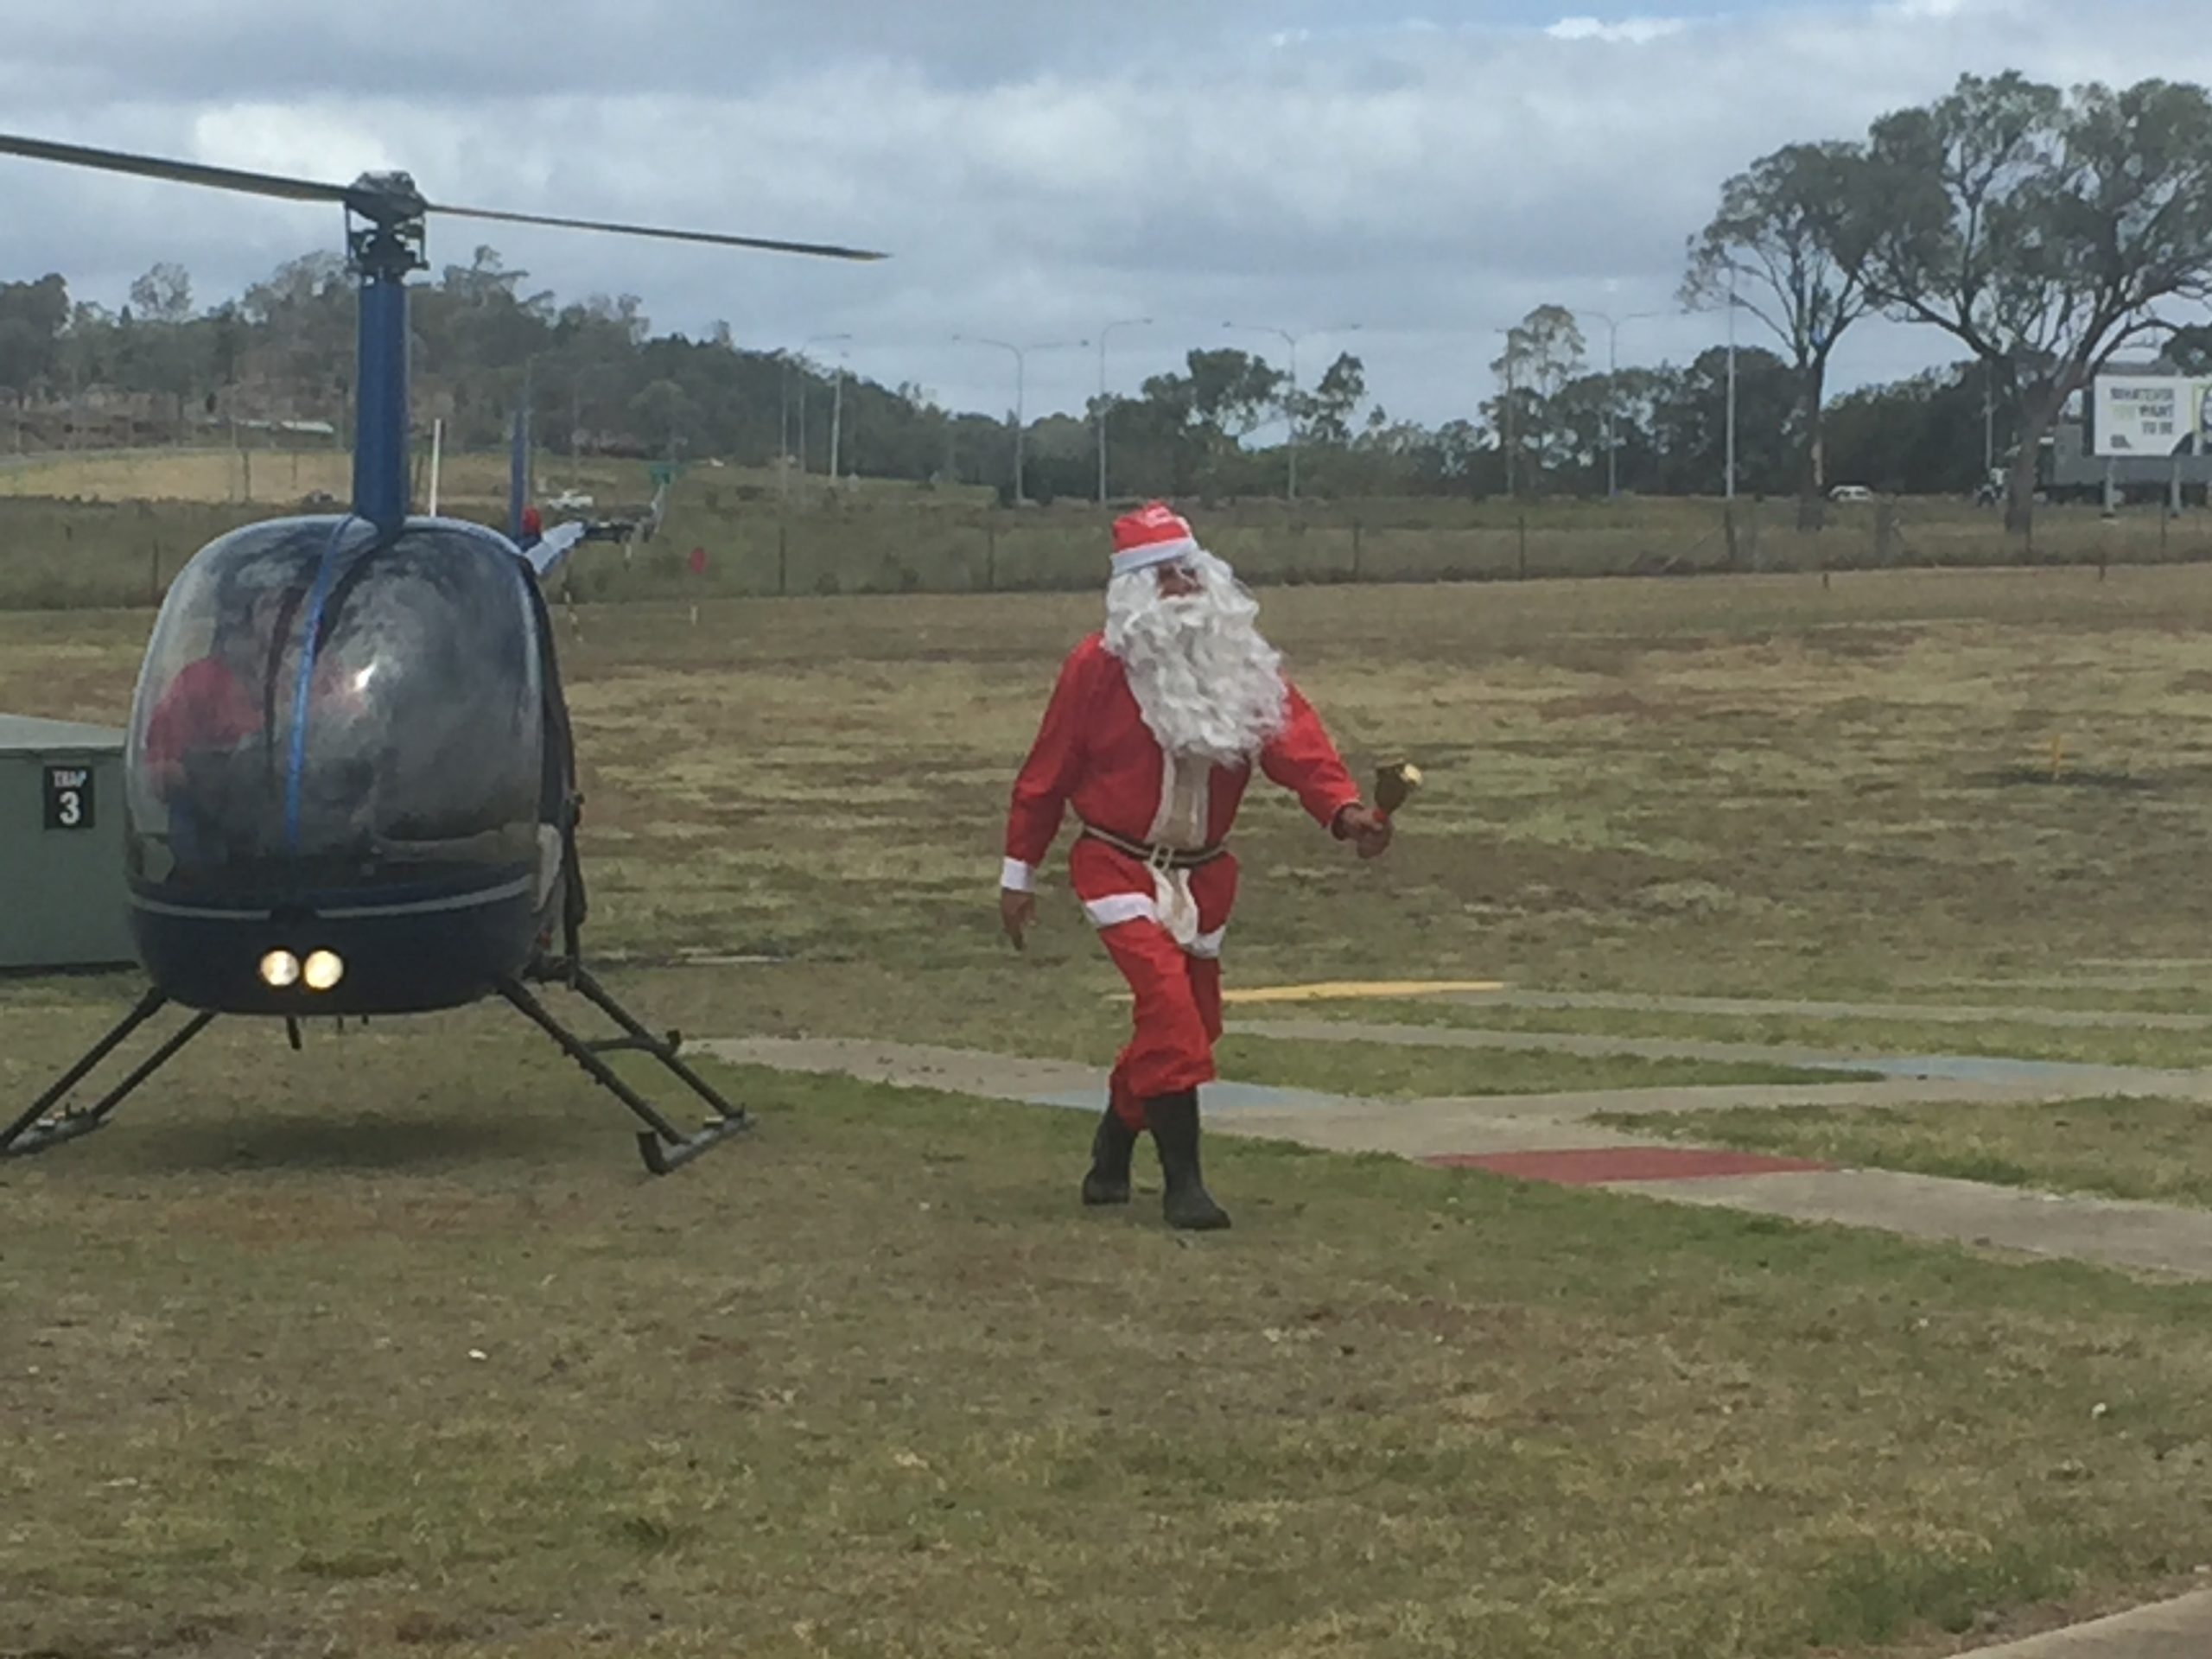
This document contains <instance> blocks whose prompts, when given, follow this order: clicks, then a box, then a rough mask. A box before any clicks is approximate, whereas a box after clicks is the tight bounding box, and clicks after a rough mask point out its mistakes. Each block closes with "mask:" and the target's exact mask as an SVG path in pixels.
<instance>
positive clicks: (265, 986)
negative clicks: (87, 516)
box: [0, 134, 885, 1174]
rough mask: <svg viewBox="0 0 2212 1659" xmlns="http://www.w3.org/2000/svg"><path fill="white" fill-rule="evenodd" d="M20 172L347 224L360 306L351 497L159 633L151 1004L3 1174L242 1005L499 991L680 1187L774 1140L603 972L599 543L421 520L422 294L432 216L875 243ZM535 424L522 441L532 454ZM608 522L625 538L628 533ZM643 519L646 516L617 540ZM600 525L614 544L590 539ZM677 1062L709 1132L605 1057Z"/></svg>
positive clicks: (147, 753)
mask: <svg viewBox="0 0 2212 1659" xmlns="http://www.w3.org/2000/svg"><path fill="white" fill-rule="evenodd" d="M0 155H11V156H23V157H28V158H30V159H33V160H39V161H46V162H60V163H62V164H65V165H69V166H75V167H86V168H99V169H102V170H105V171H108V172H115V173H124V174H130V175H137V176H139V177H144V178H153V179H162V180H168V181H175V182H177V183H181V184H194V185H201V186H207V187H211V188H216V189H221V190H232V191H240V192H245V193H247V194H254V195H261V196H274V197H278V198H282V199H284V200H295V201H308V202H320V203H325V204H328V203H336V204H338V205H340V207H343V208H344V210H345V213H346V249H347V253H348V255H349V268H350V269H351V270H353V273H354V274H355V276H356V277H357V278H358V281H359V290H360V302H359V365H358V372H357V375H356V378H355V386H356V399H357V423H356V437H355V447H354V452H353V505H352V510H351V511H350V512H344V513H336V514H328V515H321V516H312V517H300V518H278V519H273V520H270V521H268V522H266V523H262V524H251V525H248V526H246V527H245V528H243V529H240V530H238V531H232V533H230V534H229V535H226V536H224V537H220V538H219V539H218V540H216V541H214V542H212V543H209V544H208V545H207V546H206V547H204V548H202V549H201V550H200V551H199V552H198V553H197V554H195V555H194V556H193V558H192V559H191V561H190V562H189V563H187V564H186V566H185V567H184V569H182V570H181V572H180V573H179V575H177V577H176V579H175V582H173V583H172V584H171V586H170V588H169V591H168V595H167V597H166V598H165V600H164V601H163V602H162V607H161V611H160V613H159V615H158V616H157V618H156V621H155V624H154V629H153V633H152V636H151V638H150V639H149V641H148V644H147V647H146V654H145V658H144V661H143V664H142V666H141V669H140V671H139V676H138V681H137V690H136V693H135V696H134V697H133V701H132V706H131V712H130V724H129V728H128V732H127V736H126V740H125V747H124V794H125V830H124V842H125V861H126V869H125V874H126V878H127V887H128V891H129V895H130V923H131V931H132V935H133V938H134V939H135V942H136V944H137V953H138V957H139V959H140V961H141V963H143V966H144V968H145V969H146V972H147V975H148V977H149V979H150V980H151V981H152V984H151V986H150V988H149V989H148V990H147V991H146V993H145V994H144V995H143V997H141V998H140V1000H139V1001H138V1002H137V1005H136V1006H135V1007H133V1008H131V1010H130V1012H129V1013H128V1014H125V1015H124V1017H123V1018H122V1019H121V1020H119V1021H118V1023H117V1024H116V1026H115V1027H113V1028H112V1029H111V1030H110V1031H109V1032H108V1033H107V1034H106V1035H105V1036H104V1037H102V1038H101V1039H100V1040H99V1042H98V1043H96V1044H94V1045H93V1046H92V1048H91V1049H90V1050H89V1051H88V1052H86V1054H85V1055H84V1056H83V1058H81V1059H79V1061H78V1063H77V1064H76V1065H73V1066H72V1067H71V1068H70V1069H69V1070H68V1071H67V1072H66V1073H65V1074H64V1075H63V1076H62V1077H60V1079H59V1080H58V1081H57V1082H56V1083H55V1084H54V1085H53V1087H51V1088H50V1089H48V1090H47V1091H46V1092H45V1093H43V1094H42V1095H41V1096H39V1098H38V1099H37V1100H36V1101H35V1102H34V1103H32V1104H31V1106H30V1108H29V1110H27V1111H25V1112H23V1113H22V1115H21V1116H18V1117H16V1119H15V1120H14V1121H13V1122H10V1123H8V1124H7V1125H6V1127H4V1128H0V1157H10V1156H23V1155H27V1154H32V1153H36V1152H41V1151H44V1150H46V1149H48V1148H49V1147H54V1146H57V1145H59V1144H60V1143H62V1142H63V1141H69V1140H73V1139H75V1138H76V1137H78V1136H80V1135H87V1134H90V1133H91V1132H92V1130H94V1129H97V1128H99V1127H101V1125H102V1124H104V1123H105V1122H107V1120H108V1116H109V1114H110V1113H111V1112H112V1111H113V1110H114V1109H115V1108H116V1107H117V1106H118V1104H119V1103H121V1102H122V1101H123V1100H124V1097H125V1096H128V1095H130V1093H131V1092H132V1090H135V1089H137V1087H138V1086H139V1085H140V1084H143V1083H144V1082H145V1081H146V1080H147V1078H149V1077H151V1076H152V1075H153V1074H154V1073H155V1072H156V1071H158V1070H159V1069H160V1068H161V1067H162V1065H166V1064H167V1063H168V1060H169V1059H171V1058H173V1057H174V1056H175V1054H176V1053H177V1052H179V1051H180V1050H181V1049H182V1048H183V1047H184V1046H185V1045H186V1044H187V1043H188V1042H190V1041H191V1040H192V1039H194V1037H196V1036H197V1035H199V1033H200V1032H201V1031H203V1030H205V1029H206V1028H207V1026H208V1025H209V1024H210V1023H212V1022H213V1020H215V1019H216V1018H217V1017H219V1016H220V1015H223V1014H252V1015H262V1016H277V1017H279V1018H281V1019H283V1020H284V1022H285V1026H286V1029H287V1032H288V1033H289V1037H290V1039H291V1042H292V1046H294V1047H295V1048H296V1047H298V1046H300V1023H299V1022H300V1021H301V1020H302V1019H306V1018H309V1017H315V1016H337V1017H338V1018H340V1020H343V1019H344V1018H346V1017H348V1016H359V1017H363V1018H365V1017H368V1016H371V1015H378V1014H417V1013H426V1012H429V1011H433V1010H437V1009H445V1008H454V1007H463V1006H465V1005H467V1004H470V1003H473V1002H475V1001H480V1000H482V999H485V998H487V997H493V996H498V997H500V998H503V999H505V1001H507V1002H509V1003H511V1004H512V1006H513V1007H516V1008H517V1009H518V1010H519V1011H520V1012H521V1013H522V1014H524V1015H525V1016H526V1017H527V1018H528V1019H530V1020H531V1021H532V1022H533V1023H535V1024H536V1025H537V1027H539V1028H540V1029H541V1030H543V1031H544V1032H545V1033H546V1034H547V1035H549V1036H550V1037H551V1038H552V1039H553V1040H554V1041H555V1042H556V1043H557V1044H558V1045H559V1046H561V1048H562V1049H563V1052H566V1053H567V1054H568V1055H569V1058H571V1059H573V1060H575V1062H576V1063H577V1064H578V1065H581V1066H582V1068H583V1069H584V1071H586V1072H588V1074H589V1075H590V1076H591V1077H592V1078H593V1079H594V1081H596V1082H597V1083H599V1084H601V1085H602V1086H603V1087H605V1088H606V1089H607V1090H609V1091H610V1092H611V1093H613V1095H614V1096H617V1097H618V1098H619V1099H620V1101H621V1102H622V1103H623V1104H624V1105H626V1107H628V1108H629V1109H630V1110H631V1111H632V1112H633V1113H634V1114H636V1116H638V1117H639V1119H640V1120H641V1121H642V1122H643V1123H644V1124H645V1128H643V1129H641V1130H640V1131H639V1134H638V1144H639V1152H640V1154H641V1155H642V1157H643V1158H644V1160H645V1166H646V1167H647V1168H648V1169H649V1170H651V1171H652V1172H653V1173H656V1174H664V1173H667V1172H668V1171H670V1170H671V1169H674V1168H676V1167H677V1166H679V1165H681V1164H683V1163H686V1162H688V1161H690V1160H691V1159H693V1158H696V1157H697V1156H698V1155H699V1154H701V1153H702V1152H704V1151H706V1150H707V1149H708V1148H709V1147H712V1146H714V1145H715V1144H717V1143H718V1142H719V1141H722V1140H723V1139H725V1138H727V1137H728V1136H729V1135H733V1134H735V1133H738V1132H740V1131H742V1130H744V1129H746V1128H749V1127H750V1126H751V1125H750V1119H749V1118H748V1116H747V1114H746V1112H745V1111H744V1110H743V1109H742V1108H741V1107H738V1106H735V1105H733V1104H732V1103H730V1102H728V1101H727V1100H726V1099H724V1098H723V1097H722V1096H721V1094H720V1093H719V1092H717V1091H716V1090H715V1088H714V1087H713V1085H712V1084H709V1083H708V1082H707V1080H706V1079H705V1078H703V1077H701V1076H700V1075H699V1074H698V1073H697V1072H696V1071H695V1070H694V1069H693V1068H692V1067H691V1066H690V1065H688V1064H686V1063H685V1061H684V1060H683V1058H682V1056H681V1055H680V1054H679V1052H678V1049H679V1047H680V1046H681V1043H682V1041H683V1039H682V1036H681V1033H677V1032H673V1031H671V1032H669V1033H665V1034H661V1033H654V1032H652V1031H650V1030H648V1029H647V1028H646V1027H645V1026H644V1025H643V1024H641V1023H640V1022H639V1020H637V1019H635V1018H634V1017H633V1016H632V1014H630V1013H629V1012H628V1011H627V1010H626V1009H625V1008H624V1007H622V1006H621V1004H620V1003H619V1002H618V1001H616V1000H615V999H614V997H613V995H611V994H610V993H609V992H608V991H607V988H605V987H604V986H603V985H602V984H601V983H600V982H599V981H598V980H597V979H596V978H595V977H594V976H593V975H592V974H591V973H590V971H589V970H588V969H587V968H586V967H585V966H584V963H583V961H582V950H581V941H580V932H579V930H580V928H581V926H582V922H583V920H584V918H585V913H586V904H585V894H584V887H583V879H582V867H581V864H580V861H579V859H578V855H577V845H576V835H577V825H578V822H579V819H580V816H581V807H582V796H581V795H580V793H579V791H578V790H577V787H576V766H575V747H574V741H573V738H572V735H571V732H570V728H569V715H568V707H567V702H566V700H565V698H564V697H563V694H562V689H561V682H560V673H559V668H558V664H557V662H556V656H555V652H554V633H553V628H552V626H551V623H550V618H549V613H548V611H547V607H546V603H545V599H544V595H543V592H542V590H541V587H540V582H541V579H542V578H543V575H546V574H548V573H549V572H550V570H551V569H554V568H556V565H557V563H558V562H559V560H560V559H561V558H562V557H563V556H565V555H566V554H567V552H568V551H569V550H570V549H571V548H572V547H573V545H574V543H575V539H576V538H577V532H576V527H575V526H574V525H569V526H563V530H564V531H567V532H568V534H567V535H565V536H555V537H547V538H545V539H544V540H540V539H539V538H538V537H537V535H536V533H535V531H528V532H526V531H524V523H523V519H522V517H521V511H522V510H521V502H520V499H519V493H518V498H517V499H516V501H515V502H514V504H513V505H512V509H511V514H510V520H509V533H508V534H507V535H501V534H500V533H499V531H494V530H492V529H489V528H487V527H486V526H484V525H480V524H474V523H471V522H467V521H465V520H461V519H455V518H431V517H424V516H421V515H416V514H413V513H411V512H410V500H409V490H408V474H407V461H408V433H409V419H408V384H407V340H408V329H407V301H408V288H407V277H408V274H409V273H410V271H414V270H421V269H423V268H424V265H425V260H424V257H423V248H424V232H425V220H426V219H427V216H428V215H429V214H430V213H446V214H449V215H453V216H456V217H465V218H474V219H499V220H504V221H506V222H510V223H514V224H524V225H549V226H561V227H565V228H569V229H576V230H588V231H601V232H614V233H616V234H620V235H626V236H643V237H658V238H666V239H670V240H675V241H683V242H701V243H710V244H717V245H723V246H728V247H739V248H752V249H761V250H767V251H777V252H785V253H794V254H804V255H813V256H819V257H829V258H836V259H847V260H873V259H880V258H882V257H885V256H883V255H882V254H880V253H876V252H873V251H868V250H865V249H857V248H846V247H838V246H833V245H824V244H819V243H808V242H788V241H777V240H770V239H766V238H757V237H742V236H731V235H724V234H719V233H715V232H695V231H680V230H666V229H661V228H658V227H653V226H639V225H621V224H611V223H606V222H601V221H598V220H590V219H560V218H548V217H545V216H543V215H539V214H533V213H503V212H498V211H494V210H491V209H485V208H472V207H448V206H441V205H434V204H432V203H430V202H429V201H427V200H424V198H423V194H422V193H421V192H420V191H419V190H417V189H416V186H415V182H414V181H413V180H412V179H411V178H410V177H409V176H408V175H406V174H404V173H378V174H365V175H362V176H361V177H359V179H356V180H355V181H353V183H352V184H350V185H333V184H325V183H319V182H315V181H311V180H305V179H294V178H286V177H282V176H278V175H270V174H261V173H247V172H239V171H236V170H234V169H231V168H218V167H208V166H203V165H200V164H198V163H194V162H177V161H170V160H165V159H162V158H159V157H152V156H135V155H128V154H124V153H123V152H119V151H114V150H105V149H89V148H86V147H83V146H79V145H73V144H61V143H49V142H46V141H43V140H39V139H32V138H23V137H10V136H7V135H4V134H0ZM526 422H527V412H526V411H524V414H523V415H522V416H519V417H518V423H517V455H518V466H517V467H516V474H517V480H518V491H519V482H520V478H521V474H522V471H523V469H522V467H521V466H520V465H519V457H520V455H521V454H523V445H524V443H525V442H526V433H527V427H526ZM602 528H604V527H602ZM618 528H619V527H618ZM586 533H589V532H586ZM532 984H559V985H564V986H567V987H569V988H571V989H573V990H575V991H576V992H578V993H579V994H581V995H582V996H583V997H584V998H586V999H587V1000H588V1001H590V1002H591V1003H593V1004H594V1006H596V1007H598V1008H600V1009H601V1011H602V1012H603V1013H604V1014H606V1015H607V1017H608V1018H609V1019H610V1020H613V1023H614V1024H615V1025H616V1026H617V1027H619V1028H620V1032H621V1033H622V1034H621V1035H620V1037H616V1038H612V1039H601V1040H597V1041H587V1040H585V1039H582V1038H581V1037H579V1036H578V1035H577V1034H576V1033H575V1032H573V1031H571V1030H570V1029H569V1027H568V1026H566V1025H565V1024H564V1023H563V1021H562V1020H560V1019H558V1018H557V1017H556V1015H555V1014H553V1013H552V1012H551V1011H550V1009H549V1008H548V1007H546V1006H545V1004H544V1002H543V1001H542V1000H541V999H540V998H539V997H538V996H537V995H535V994H534V993H533V992H532V990H531V985H532ZM170 1003H175V1004H177V1005H179V1006H180V1007H182V1008H184V1009H188V1010H190V1011H191V1013H190V1017H189V1018H188V1020H187V1021H186V1023H185V1024H184V1025H183V1026H181V1027H180V1028H179V1029H177V1030H176V1031H175V1033H173V1034H172V1035H170V1036H169V1037H168V1039H165V1040H164V1041H163V1042H162V1044H161V1046H159V1047H158V1048H156V1050H155V1051H154V1052H152V1053H151V1054H150V1055H149V1057H148V1058H146V1059H145V1060H144V1061H143V1062H142V1063H141V1064H139V1065H137V1067H135V1068H134V1069H133V1070H132V1071H130V1073H129V1074H128V1075H127V1076H125V1077H124V1078H123V1079H122V1080H121V1081H120V1082H118V1083H117V1084H115V1085H114V1086H113V1087H112V1088H111V1089H109V1090H107V1091H106V1092H105V1094H103V1095H101V1096H99V1098H98V1099H97V1100H93V1101H91V1102H89V1103H78V1104H67V1102H68V1101H69V1100H70V1096H71V1094H72V1091H73V1090H76V1089H77V1088H78V1087H79V1084H83V1083H84V1081H85V1079H86V1077H89V1076H90V1075H91V1074H92V1071H94V1070H95V1069H96V1068H97V1067H98V1066H99V1065H100V1064H101V1063H102V1062H103V1061H105V1059H107V1058H108V1057H109V1056H110V1055H111V1054H112V1053H114V1052H115V1051H116V1050H117V1049H118V1047H120V1046H122V1044H123V1043H124V1041H125V1040H126V1039H129V1038H130V1036H131V1034H132V1033H134V1032H136V1031H137V1030H138V1028H139V1027H142V1026H143V1025H144V1024H145V1023H146V1022H147V1021H148V1020H150V1019H152V1018H153V1017H154V1016H155V1015H156V1014H158V1013H159V1012H160V1011H161V1010H162V1008H164V1007H167V1006H168V1005H169V1004H170ZM617 1050H632V1051H637V1052H643V1053H645V1054H648V1055H651V1056H652V1058H654V1059H656V1060H658V1062H659V1063H660V1064H661V1065H663V1066H664V1067H665V1068H666V1069H667V1070H668V1071H670V1072H671V1073H672V1074H673V1075H674V1077H677V1079H679V1080H680V1082H681V1083H682V1084H683V1086H684V1087H686V1088H688V1089H689V1090H690V1091H691V1093H693V1094H694V1095H696V1096H697V1097H698V1098H699V1099H700V1100H702V1101H703V1102H705V1103H706V1104H707V1106H708V1107H709V1110H710V1112H711V1116H709V1118H708V1120H707V1122H706V1123H705V1125H704V1127H702V1128H700V1129H698V1130H697V1131H696V1132H693V1133H690V1134H687V1133H685V1132H684V1131H683V1130H681V1129H679V1128H677V1126H676V1125H675V1124H674V1123H673V1122H671V1120H670V1119H669V1117H668V1116H666V1115H665V1114H664V1113H663V1112H662V1111H661V1110H660V1109H659V1108H658V1107H657V1106H655V1105H654V1104H653V1103H652V1102H651V1101H649V1100H647V1099H646V1098H645V1096H643V1095H641V1094H639V1092H638V1090H635V1089H633V1088H632V1087H631V1085H630V1084H628V1083H626V1081H625V1080H624V1079H623V1078H622V1077H620V1076H618V1075H617V1074H616V1073H615V1072H614V1071H613V1070H612V1069H611V1068H610V1067H609V1066H608V1065H607V1063H606V1061H605V1060H604V1059H603V1058H601V1056H602V1054H604V1053H606V1052H612V1051H617Z"/></svg>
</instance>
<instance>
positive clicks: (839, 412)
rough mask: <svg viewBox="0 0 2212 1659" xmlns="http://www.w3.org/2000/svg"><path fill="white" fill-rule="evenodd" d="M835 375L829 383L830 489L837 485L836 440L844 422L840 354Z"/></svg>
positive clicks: (837, 451)
mask: <svg viewBox="0 0 2212 1659" xmlns="http://www.w3.org/2000/svg"><path fill="white" fill-rule="evenodd" d="M844 421H845V364H844V359H843V353H839V355H838V363H837V367H836V378H835V379H834V380H832V381H831V382H830V393H829V485H830V487H831V488H832V489H834V488H836V484H837V465H838V458H839V456H840V454H841V453H842V451H841V450H840V449H839V448H838V439H839V437H840V436H841V435H842V429H843V427H844Z"/></svg>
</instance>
